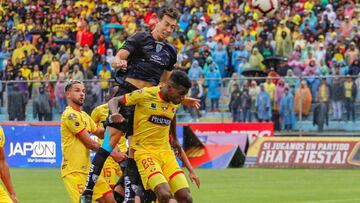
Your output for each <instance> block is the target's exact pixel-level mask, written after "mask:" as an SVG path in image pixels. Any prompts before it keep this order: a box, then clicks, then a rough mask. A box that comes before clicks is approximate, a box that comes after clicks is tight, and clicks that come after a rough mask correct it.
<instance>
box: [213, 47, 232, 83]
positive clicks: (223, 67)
mask: <svg viewBox="0 0 360 203" xmlns="http://www.w3.org/2000/svg"><path fill="white" fill-rule="evenodd" d="M212 58H213V60H214V62H215V63H216V64H217V66H218V67H219V70H220V74H221V77H227V76H228V72H227V66H228V54H227V52H226V48H225V46H223V43H222V41H218V43H217V47H216V50H215V51H214V52H213V53H212Z"/></svg>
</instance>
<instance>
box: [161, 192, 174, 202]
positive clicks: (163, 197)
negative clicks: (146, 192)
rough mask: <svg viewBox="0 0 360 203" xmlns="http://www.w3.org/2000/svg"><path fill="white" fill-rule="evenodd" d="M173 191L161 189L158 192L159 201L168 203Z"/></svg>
mask: <svg viewBox="0 0 360 203" xmlns="http://www.w3.org/2000/svg"><path fill="white" fill-rule="evenodd" d="M171 197H172V196H171V192H170V191H166V190H162V191H159V193H158V200H159V203H168V202H169V201H170V199H171Z"/></svg>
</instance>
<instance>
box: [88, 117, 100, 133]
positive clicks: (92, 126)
mask: <svg viewBox="0 0 360 203" xmlns="http://www.w3.org/2000/svg"><path fill="white" fill-rule="evenodd" d="M89 120H90V132H92V133H95V132H96V130H97V129H98V125H96V123H95V122H94V120H93V119H91V117H90V116H89Z"/></svg>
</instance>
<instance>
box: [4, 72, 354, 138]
mask: <svg viewBox="0 0 360 203" xmlns="http://www.w3.org/2000/svg"><path fill="white" fill-rule="evenodd" d="M322 78H325V77H301V78H298V77H292V78H284V77H281V78H276V77H272V78H271V80H272V81H273V82H277V81H278V80H280V79H282V80H284V81H285V83H286V82H288V81H292V85H290V86H289V87H290V92H291V93H292V95H293V97H294V98H295V94H296V90H297V89H298V88H299V87H300V83H301V82H300V81H301V80H304V81H305V82H306V85H307V86H308V88H309V90H310V92H311V95H312V100H311V102H310V103H309V104H306V105H309V106H310V107H309V108H310V110H309V112H304V113H303V114H300V113H296V112H294V114H293V116H292V118H291V119H292V129H291V130H290V131H300V132H308V131H325V132H326V131H352V132H355V131H359V130H360V125H358V123H360V79H358V78H355V77H354V78H352V81H353V83H355V84H359V86H357V89H356V93H357V96H356V98H355V100H354V101H353V103H351V105H353V106H351V107H353V108H354V112H355V120H353V119H352V115H351V113H350V119H349V120H348V118H347V107H348V106H347V103H346V102H347V101H346V99H345V95H344V94H345V89H344V81H346V80H348V77H347V76H338V77H334V76H329V77H326V78H325V80H326V83H327V84H328V85H329V87H330V92H331V94H334V93H335V92H333V90H332V85H333V81H334V80H339V82H340V85H341V88H340V90H343V91H344V92H343V93H340V94H339V95H342V97H341V99H340V100H339V102H338V104H337V105H338V106H337V107H338V108H340V113H341V115H340V118H335V117H334V115H335V114H334V108H335V107H336V105H335V104H334V102H333V100H332V99H331V98H329V101H328V103H327V104H326V105H325V106H324V105H323V106H322V105H321V102H319V101H317V100H316V99H315V98H316V95H318V89H319V88H318V87H319V85H320V84H321V80H322ZM336 78H339V79H336ZM266 79H267V78H266V77H244V76H239V78H238V79H237V80H236V81H237V82H236V83H237V84H239V87H240V91H241V92H243V91H244V90H246V89H249V87H250V85H251V82H252V81H256V83H257V86H260V84H263V83H264V82H265V81H266ZM231 80H233V79H231V78H220V79H219V78H218V79H214V78H206V79H203V78H202V79H199V80H197V81H196V82H197V84H200V85H202V87H203V94H202V95H201V97H200V99H201V101H202V102H201V104H202V105H201V108H200V110H199V111H196V110H194V109H192V108H188V107H181V108H180V109H179V110H178V112H177V121H178V122H183V123H188V122H201V123H214V122H215V123H228V122H233V114H232V112H231V108H230V105H229V104H230V99H231V91H230V89H229V85H231V84H233V83H234V82H231ZM57 82H58V81H55V80H53V81H24V80H22V81H1V85H0V91H1V92H0V105H1V107H0V121H9V120H20V121H22V120H24V121H39V116H38V115H36V109H34V108H37V107H36V105H35V104H34V103H35V102H37V98H38V97H37V95H39V91H38V90H35V89H38V88H39V85H40V86H42V87H44V89H45V90H46V91H49V90H50V94H49V98H50V101H49V102H50V104H51V112H50V114H51V115H49V117H47V120H51V121H59V120H60V115H61V111H60V103H59V101H58V99H57V95H55V94H54V90H55V88H56V83H57ZM83 82H84V84H85V86H86V87H87V98H86V107H85V108H86V111H88V112H91V110H92V109H93V108H94V107H95V106H96V105H99V104H101V103H103V102H105V99H104V97H101V89H99V88H100V87H101V85H100V84H101V82H104V81H101V80H84V81H83ZM112 83H113V81H110V82H109V87H110V86H111V85H112ZM214 83H215V84H216V85H214ZM247 84H248V85H249V86H248V88H247ZM275 86H276V85H275ZM285 86H288V84H286V85H285ZM29 87H32V88H31V94H30V88H29ZM196 91H197V90H196ZM276 92H281V91H277V90H276V88H275V94H277V93H276ZM336 93H338V91H336ZM30 95H31V97H30ZM89 95H91V96H89ZM1 96H2V97H1ZM302 96H303V94H300V97H299V100H297V102H298V103H299V106H298V107H299V108H298V109H299V111H300V112H303V111H304V109H306V108H307V107H303V106H302V105H303V104H304V102H302V101H303V100H304V99H305V98H302ZM209 97H213V98H215V99H213V100H218V102H219V106H218V108H216V109H213V110H212V109H211V99H210V98H209ZM275 97H276V96H275ZM101 98H103V99H101ZM294 103H295V99H294ZM21 104H22V105H21ZM253 104H254V101H252V105H253ZM294 105H295V104H294ZM324 109H327V113H325V114H323V113H319V112H321V111H322V110H324ZM14 110H15V111H22V112H20V113H23V114H24V115H23V116H20V118H19V116H18V115H17V116H15V118H14V115H10V114H12V113H13V111H14ZM278 110H279V108H278V105H276V102H274V101H272V102H271V115H272V117H271V120H270V121H272V122H274V124H275V125H274V126H275V130H276V131H280V130H283V129H284V120H283V118H281V117H280V115H279V113H278V112H279V111H278ZM250 111H253V112H251V113H252V116H251V120H250V121H249V120H246V121H244V120H242V119H241V118H242V117H243V112H240V113H239V114H238V118H239V119H237V120H236V122H256V121H258V119H257V112H256V110H255V109H253V110H250ZM326 115H327V116H326ZM314 116H315V117H316V119H317V120H314ZM319 116H320V121H324V122H321V123H324V125H323V127H320V126H319V125H317V124H315V123H316V122H315V121H319ZM43 117H45V116H43ZM44 119H45V118H43V119H42V120H44Z"/></svg>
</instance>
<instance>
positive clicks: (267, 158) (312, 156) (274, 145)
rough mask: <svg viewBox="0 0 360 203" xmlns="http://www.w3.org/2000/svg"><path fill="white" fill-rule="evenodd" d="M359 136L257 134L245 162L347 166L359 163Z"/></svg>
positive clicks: (271, 165)
mask: <svg viewBox="0 0 360 203" xmlns="http://www.w3.org/2000/svg"><path fill="white" fill-rule="evenodd" d="M359 147H360V138H273V139H266V138H260V139H258V140H256V142H255V143H253V145H252V146H250V148H249V150H248V154H247V157H246V161H245V165H247V166H259V167H310V168H313V167H314V168H320V167H325V168H348V167H354V166H360V149H359Z"/></svg>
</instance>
